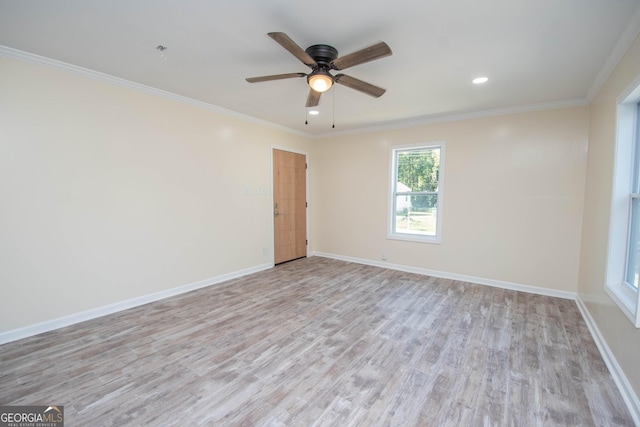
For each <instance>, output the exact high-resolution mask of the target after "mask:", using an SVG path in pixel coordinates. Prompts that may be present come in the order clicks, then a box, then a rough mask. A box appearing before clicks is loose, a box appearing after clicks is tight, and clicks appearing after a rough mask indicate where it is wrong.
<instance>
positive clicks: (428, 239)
mask: <svg viewBox="0 0 640 427" xmlns="http://www.w3.org/2000/svg"><path fill="white" fill-rule="evenodd" d="M387 239H389V240H403V241H405V242H418V243H431V244H436V245H439V244H440V243H441V242H442V239H441V238H440V237H438V236H422V235H417V234H400V233H389V234H387Z"/></svg>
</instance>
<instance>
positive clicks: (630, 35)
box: [587, 5, 640, 102]
mask: <svg viewBox="0 0 640 427" xmlns="http://www.w3.org/2000/svg"><path fill="white" fill-rule="evenodd" d="M638 34H640V5H639V6H638V7H637V8H636V11H635V12H634V13H633V15H631V20H630V21H629V24H627V27H626V28H625V30H624V32H623V33H622V35H621V36H620V38H619V39H618V42H617V43H616V45H615V47H614V48H613V50H612V51H611V53H610V54H609V57H608V58H607V60H606V62H605V63H604V65H603V66H602V68H601V69H600V72H599V73H598V75H597V76H596V79H595V80H594V81H593V84H592V85H591V88H590V89H589V92H588V93H587V100H589V102H591V101H593V98H595V96H596V95H597V94H598V92H599V91H600V89H602V86H603V85H604V83H605V82H606V81H607V79H608V78H609V76H610V75H611V73H613V70H615V68H616V66H617V65H618V63H619V62H620V61H621V60H622V57H623V56H624V55H625V54H626V53H627V50H629V48H630V47H631V44H632V43H633V42H634V41H635V39H636V37H638Z"/></svg>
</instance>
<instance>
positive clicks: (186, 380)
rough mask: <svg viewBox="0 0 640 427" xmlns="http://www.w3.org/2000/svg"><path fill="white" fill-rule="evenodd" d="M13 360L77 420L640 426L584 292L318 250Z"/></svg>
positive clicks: (0, 379)
mask: <svg viewBox="0 0 640 427" xmlns="http://www.w3.org/2000/svg"><path fill="white" fill-rule="evenodd" d="M0 360H1V362H0V404H4V405H26V404H43V405H44V404H47V405H48V404H58V405H64V407H65V418H66V422H67V424H66V425H68V426H100V425H119V426H120V425H135V426H150V425H154V426H160V425H162V426H173V425H175V426H195V425H224V426H263V425H264V426H315V425H318V426H351V425H358V426H412V425H420V426H493V425H497V426H550V425H581V426H588V425H599V426H602V425H604V426H613V425H632V421H631V419H630V416H629V414H628V412H627V410H626V408H625V405H624V403H623V401H622V398H621V396H620V394H619V393H618V391H617V389H616V387H615V385H614V383H613V381H612V379H611V376H610V375H609V372H608V371H607V368H606V366H605V365H604V363H603V361H602V358H601V356H600V354H599V353H598V350H597V348H596V346H595V344H594V342H593V340H592V339H591V336H590V335H589V332H588V329H587V326H586V325H585V323H584V321H583V320H582V317H581V316H580V313H579V311H578V309H577V306H576V304H575V302H574V301H570V300H563V299H556V298H551V297H544V296H538V295H532V294H526V293H519V292H514V291H507V290H501V289H494V288H490V287H485V286H480V285H473V284H468V283H462V282H454V281H450V280H444V279H436V278H432V277H426V276H420V275H415V274H409V273H403V272H398V271H393V270H385V269H382V268H376V267H370V266H363V265H358V264H351V263H346V262H341V261H336V260H329V259H324V258H317V257H314V258H309V259H303V260H299V261H295V262H292V263H288V264H284V265H281V266H279V267H276V268H274V269H271V270H268V271H264V272H261V273H257V274H253V275H250V276H246V277H243V278H241V279H237V280H233V281H230V282H226V283H224V284H220V285H216V286H212V287H210V288H207V289H201V290H199V291H195V292H191V293H188V294H184V295H181V296H178V297H174V298H170V299H166V300H163V301H160V302H157V303H153V304H148V305H145V306H142V307H138V308H135V309H131V310H127V311H125V312H121V313H118V314H115V315H110V316H105V317H102V318H100V319H95V320H92V321H88V322H84V323H82V324H78V325H74V326H70V327H67V328H63V329H59V330H57V331H53V332H49V333H46V334H42V335H39V336H36V337H31V338H28V339H24V340H20V341H17V342H13V343H9V344H5V345H3V346H0Z"/></svg>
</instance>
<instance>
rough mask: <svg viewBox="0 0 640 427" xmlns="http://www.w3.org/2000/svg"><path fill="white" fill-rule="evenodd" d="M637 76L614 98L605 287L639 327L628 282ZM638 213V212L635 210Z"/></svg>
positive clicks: (639, 100) (637, 142)
mask: <svg viewBox="0 0 640 427" xmlns="http://www.w3.org/2000/svg"><path fill="white" fill-rule="evenodd" d="M639 156H640V76H639V77H638V78H636V80H635V81H634V83H633V84H632V85H631V86H630V87H629V89H627V91H625V92H624V93H623V94H622V95H621V96H620V97H619V98H618V100H617V109H616V141H615V157H614V168H613V189H612V194H611V216H610V223H609V248H608V253H607V266H606V269H607V270H606V279H605V291H606V293H607V294H608V295H609V297H610V298H611V299H612V300H613V301H614V302H615V303H616V305H617V306H618V307H619V308H620V310H621V311H622V312H623V313H624V314H625V315H626V316H627V317H628V318H629V320H631V322H632V323H633V325H634V326H635V327H636V328H640V291H638V289H636V288H635V286H633V285H632V284H630V283H627V281H626V279H627V271H628V267H629V258H630V252H629V251H630V250H631V247H632V244H631V228H632V219H633V218H632V202H633V199H634V198H638V197H639V194H638V187H637V186H638V184H640V183H639V182H638V177H637V175H638V172H640V169H639V168H640V157H639ZM638 214H639V215H640V213H638Z"/></svg>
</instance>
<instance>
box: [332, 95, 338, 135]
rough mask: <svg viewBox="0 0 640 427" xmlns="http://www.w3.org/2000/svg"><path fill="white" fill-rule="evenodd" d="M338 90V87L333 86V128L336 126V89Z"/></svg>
mask: <svg viewBox="0 0 640 427" xmlns="http://www.w3.org/2000/svg"><path fill="white" fill-rule="evenodd" d="M337 90H338V88H336V87H334V88H333V118H332V119H331V121H332V122H333V123H332V124H331V129H335V128H336V91H337Z"/></svg>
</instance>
